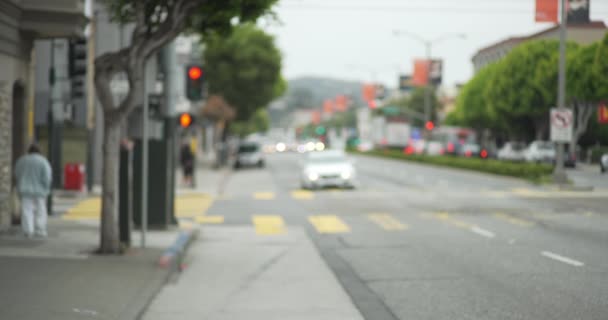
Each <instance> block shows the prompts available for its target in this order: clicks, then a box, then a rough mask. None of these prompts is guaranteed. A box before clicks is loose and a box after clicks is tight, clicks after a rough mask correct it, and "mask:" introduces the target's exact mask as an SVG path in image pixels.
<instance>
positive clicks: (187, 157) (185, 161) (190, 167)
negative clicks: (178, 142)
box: [179, 142, 194, 186]
mask: <svg viewBox="0 0 608 320" xmlns="http://www.w3.org/2000/svg"><path fill="white" fill-rule="evenodd" d="M179 162H180V163H181V165H182V171H183V181H184V184H185V185H186V186H192V175H193V173H194V153H193V152H192V149H191V148H190V144H188V142H184V143H183V144H182V148H181V151H180V156H179Z"/></svg>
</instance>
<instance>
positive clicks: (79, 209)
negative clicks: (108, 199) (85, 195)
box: [61, 197, 101, 220]
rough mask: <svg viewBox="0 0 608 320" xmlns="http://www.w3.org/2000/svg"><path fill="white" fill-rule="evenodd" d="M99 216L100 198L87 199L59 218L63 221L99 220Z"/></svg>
mask: <svg viewBox="0 0 608 320" xmlns="http://www.w3.org/2000/svg"><path fill="white" fill-rule="evenodd" d="M100 214H101V198H100V197H95V198H89V199H86V200H82V201H80V202H79V203H78V204H76V205H75V206H73V207H72V208H70V209H69V210H68V211H67V212H66V213H65V214H64V215H63V216H62V217H61V218H62V219H63V220H88V219H91V220H92V219H99V217H100Z"/></svg>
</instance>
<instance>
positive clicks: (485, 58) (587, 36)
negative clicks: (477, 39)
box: [472, 21, 608, 73]
mask: <svg viewBox="0 0 608 320" xmlns="http://www.w3.org/2000/svg"><path fill="white" fill-rule="evenodd" d="M607 31H608V30H607V29H606V24H604V22H601V21H598V22H590V23H583V24H571V25H568V32H567V35H568V41H574V42H576V43H578V44H581V45H588V44H591V43H593V42H595V41H600V40H602V38H603V37H604V35H605V34H606V32H607ZM547 39H553V40H559V25H556V26H553V27H551V28H549V29H546V30H543V31H540V32H537V33H534V34H532V35H529V36H524V37H513V38H509V39H506V40H503V41H500V42H497V43H494V44H492V45H489V46H487V47H485V48H482V49H480V50H479V51H477V53H475V55H474V56H473V59H472V60H473V67H474V68H475V73H477V72H478V71H479V70H481V69H482V68H483V67H485V66H487V65H488V64H491V63H494V62H496V61H498V60H500V59H502V58H503V57H505V56H506V55H507V54H509V52H511V50H513V48H515V47H516V46H518V45H519V44H521V43H524V42H526V41H530V40H547Z"/></svg>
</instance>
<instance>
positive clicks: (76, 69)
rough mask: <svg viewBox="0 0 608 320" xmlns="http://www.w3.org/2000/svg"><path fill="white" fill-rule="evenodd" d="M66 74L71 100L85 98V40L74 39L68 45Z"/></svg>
mask: <svg viewBox="0 0 608 320" xmlns="http://www.w3.org/2000/svg"><path fill="white" fill-rule="evenodd" d="M68 72H69V76H70V87H71V96H72V98H73V99H83V98H84V97H85V90H86V86H85V79H86V74H87V39H86V38H74V39H70V40H69V44H68Z"/></svg>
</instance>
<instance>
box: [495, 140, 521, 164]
mask: <svg viewBox="0 0 608 320" xmlns="http://www.w3.org/2000/svg"><path fill="white" fill-rule="evenodd" d="M525 148H526V145H525V144H523V143H520V142H507V143H505V145H504V146H503V147H502V148H501V149H500V150H498V154H497V158H498V160H507V161H524V160H525V159H526V157H525V154H524V150H525Z"/></svg>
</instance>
